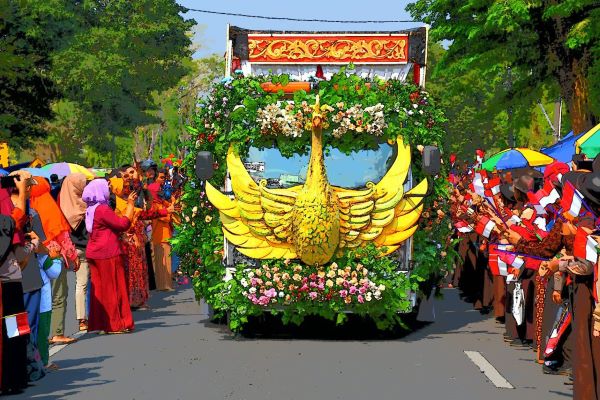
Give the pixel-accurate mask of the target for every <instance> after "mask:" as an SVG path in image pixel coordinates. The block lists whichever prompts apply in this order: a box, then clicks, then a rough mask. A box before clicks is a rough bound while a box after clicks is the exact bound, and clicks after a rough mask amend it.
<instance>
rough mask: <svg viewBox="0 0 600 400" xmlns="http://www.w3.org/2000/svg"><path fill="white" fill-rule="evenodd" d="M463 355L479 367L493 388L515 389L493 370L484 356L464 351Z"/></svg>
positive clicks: (475, 352) (476, 352)
mask: <svg viewBox="0 0 600 400" xmlns="http://www.w3.org/2000/svg"><path fill="white" fill-rule="evenodd" d="M465 354H466V355H467V357H469V359H471V361H473V364H475V365H477V367H479V369H480V370H481V372H483V373H484V374H485V376H487V378H488V379H489V380H490V381H491V382H492V383H493V384H494V386H496V387H497V388H501V389H514V388H515V387H514V386H513V385H511V384H510V382H509V381H507V380H506V378H504V377H503V376H502V375H501V374H500V372H498V370H497V369H496V368H494V366H493V365H492V364H490V362H489V361H488V360H486V359H485V357H484V356H482V355H481V353H480V352H478V351H468V350H465Z"/></svg>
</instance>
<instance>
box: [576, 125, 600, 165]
mask: <svg viewBox="0 0 600 400" xmlns="http://www.w3.org/2000/svg"><path fill="white" fill-rule="evenodd" d="M575 152H576V153H577V154H579V153H583V154H585V155H586V156H587V157H588V158H594V157H596V156H597V155H598V153H600V124H598V125H596V126H595V127H593V128H592V129H590V130H589V131H587V132H586V133H584V134H583V136H581V137H580V138H579V139H577V141H576V142H575Z"/></svg>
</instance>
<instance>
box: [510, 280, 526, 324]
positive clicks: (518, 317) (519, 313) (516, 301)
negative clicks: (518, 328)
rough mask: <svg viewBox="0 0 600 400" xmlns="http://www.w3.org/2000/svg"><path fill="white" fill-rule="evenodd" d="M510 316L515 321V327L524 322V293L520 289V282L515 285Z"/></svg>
mask: <svg viewBox="0 0 600 400" xmlns="http://www.w3.org/2000/svg"><path fill="white" fill-rule="evenodd" d="M512 315H513V317H514V318H515V321H517V325H521V324H522V323H523V321H524V320H525V292H524V291H523V288H521V282H517V283H515V290H514V291H513V303H512Z"/></svg>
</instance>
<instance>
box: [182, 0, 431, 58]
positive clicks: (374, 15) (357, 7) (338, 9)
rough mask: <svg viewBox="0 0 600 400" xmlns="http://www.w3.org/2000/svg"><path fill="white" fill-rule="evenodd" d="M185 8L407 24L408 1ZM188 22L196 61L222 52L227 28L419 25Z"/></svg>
mask: <svg viewBox="0 0 600 400" xmlns="http://www.w3.org/2000/svg"><path fill="white" fill-rule="evenodd" d="M178 2H179V3H180V4H181V5H183V6H184V7H187V8H195V9H203V10H210V11H220V12H233V13H241V14H251V15H263V16H273V17H292V18H307V19H335V20H410V19H411V18H410V15H409V14H408V13H407V12H406V11H405V10H404V8H405V7H406V5H407V4H408V3H410V2H411V1H408V0H395V1H394V0H367V1H356V0H355V1H351V0H345V1H343V0H303V1H301V2H299V3H295V2H292V1H290V0H253V1H248V0H229V1H223V2H218V1H210V2H209V1H203V0H178ZM185 16H186V17H187V18H193V19H195V20H196V22H197V24H198V26H197V27H196V29H195V35H194V41H195V42H196V44H198V45H199V49H198V51H197V52H196V54H195V57H204V56H207V55H209V54H213V53H217V54H219V55H221V54H223V53H224V52H225V37H226V36H225V35H226V33H225V32H226V27H227V24H228V23H229V24H231V25H236V26H239V27H241V28H247V29H273V30H292V31H338V30H341V31H393V30H402V29H407V28H413V27H415V26H420V25H421V24H418V23H384V24H340V23H317V22H293V21H275V20H263V19H253V18H245V17H234V16H226V15H213V14H205V13H199V12H194V11H190V12H188V13H186V14H185Z"/></svg>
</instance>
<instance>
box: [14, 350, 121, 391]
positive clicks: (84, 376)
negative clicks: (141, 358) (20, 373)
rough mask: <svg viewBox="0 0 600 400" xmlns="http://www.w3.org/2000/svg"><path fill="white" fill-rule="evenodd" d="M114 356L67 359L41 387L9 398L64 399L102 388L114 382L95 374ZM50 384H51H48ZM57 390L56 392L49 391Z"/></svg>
mask: <svg viewBox="0 0 600 400" xmlns="http://www.w3.org/2000/svg"><path fill="white" fill-rule="evenodd" d="M109 358H112V356H98V357H88V358H75V359H65V360H60V361H59V362H57V364H58V365H59V367H60V369H58V370H57V371H55V372H52V373H49V374H48V375H47V376H46V377H45V378H44V379H43V380H42V381H41V382H40V385H39V386H38V385H36V384H35V383H34V384H33V385H31V386H30V387H29V388H27V390H26V391H25V393H22V394H20V395H16V396H9V397H7V398H11V399H44V400H46V399H49V400H50V399H51V400H54V399H57V400H58V399H62V398H65V397H68V396H75V395H77V394H78V393H79V392H80V390H78V389H80V388H81V389H83V388H89V387H90V386H102V385H106V384H109V383H113V382H114V380H108V379H99V378H100V374H99V373H97V372H95V371H96V370H98V369H100V368H101V365H102V363H103V362H104V361H105V360H107V359H109ZM49 382H50V384H48V383H49ZM49 388H57V390H56V391H51V390H48V389H49Z"/></svg>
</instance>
